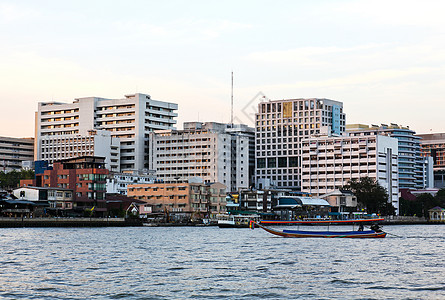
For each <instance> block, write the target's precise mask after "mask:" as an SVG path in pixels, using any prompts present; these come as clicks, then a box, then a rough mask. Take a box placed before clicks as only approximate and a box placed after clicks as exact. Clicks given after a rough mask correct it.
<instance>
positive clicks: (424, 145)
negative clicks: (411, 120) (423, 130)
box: [416, 133, 445, 188]
mask: <svg viewBox="0 0 445 300" xmlns="http://www.w3.org/2000/svg"><path fill="white" fill-rule="evenodd" d="M416 136H417V137H419V138H420V147H421V152H422V156H423V157H424V158H425V159H428V158H430V157H431V158H432V160H433V169H434V187H437V188H445V133H430V134H416Z"/></svg>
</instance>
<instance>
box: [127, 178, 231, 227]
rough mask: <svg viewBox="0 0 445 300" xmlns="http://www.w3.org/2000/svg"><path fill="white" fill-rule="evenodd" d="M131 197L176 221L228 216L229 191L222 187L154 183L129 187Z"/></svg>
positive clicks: (211, 184) (206, 184)
mask: <svg viewBox="0 0 445 300" xmlns="http://www.w3.org/2000/svg"><path fill="white" fill-rule="evenodd" d="M128 196H129V197H134V198H136V199H138V200H141V201H144V202H146V203H147V204H150V205H152V207H153V213H168V214H169V215H170V216H171V217H172V218H173V219H177V220H183V219H187V218H188V219H190V218H195V217H201V218H211V219H215V218H216V215H217V214H219V213H225V212H226V187H225V185H223V184H221V183H203V182H190V183H152V184H132V185H129V186H128Z"/></svg>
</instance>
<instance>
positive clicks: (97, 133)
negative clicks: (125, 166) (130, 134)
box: [40, 130, 120, 172]
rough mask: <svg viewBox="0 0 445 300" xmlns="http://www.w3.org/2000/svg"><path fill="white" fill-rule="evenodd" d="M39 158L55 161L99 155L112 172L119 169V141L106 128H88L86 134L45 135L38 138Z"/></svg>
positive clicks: (50, 161)
mask: <svg viewBox="0 0 445 300" xmlns="http://www.w3.org/2000/svg"><path fill="white" fill-rule="evenodd" d="M40 150H41V159H42V160H44V161H47V162H48V163H50V164H52V163H53V162H55V161H58V160H62V159H68V158H74V157H79V156H100V157H104V158H105V166H106V168H107V169H108V170H110V171H112V172H119V171H120V141H119V139H118V138H115V137H112V136H111V132H109V131H106V130H90V131H88V134H87V135H86V136H83V135H76V134H67V135H46V136H42V137H41V139H40Z"/></svg>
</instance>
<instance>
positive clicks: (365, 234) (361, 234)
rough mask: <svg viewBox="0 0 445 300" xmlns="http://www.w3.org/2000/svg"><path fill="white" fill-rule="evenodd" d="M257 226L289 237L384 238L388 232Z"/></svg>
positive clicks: (255, 224) (256, 225)
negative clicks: (301, 229) (286, 228)
mask: <svg viewBox="0 0 445 300" xmlns="http://www.w3.org/2000/svg"><path fill="white" fill-rule="evenodd" d="M254 226H255V227H260V228H261V229H263V230H265V231H267V232H269V233H271V234H274V235H278V236H281V237H289V238H384V237H386V232H376V231H374V230H366V231H300V230H275V229H271V228H268V227H265V226H262V225H260V224H257V223H254Z"/></svg>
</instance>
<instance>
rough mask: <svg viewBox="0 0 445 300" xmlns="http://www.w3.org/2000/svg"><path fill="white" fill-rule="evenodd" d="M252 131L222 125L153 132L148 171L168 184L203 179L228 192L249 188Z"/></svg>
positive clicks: (192, 124)
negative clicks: (194, 178) (220, 186)
mask: <svg viewBox="0 0 445 300" xmlns="http://www.w3.org/2000/svg"><path fill="white" fill-rule="evenodd" d="M252 139H253V129H251V128H249V127H247V126H245V125H244V126H243V125H235V126H233V127H232V126H231V125H229V124H222V123H214V122H209V123H200V122H187V123H184V129H183V130H163V131H155V132H152V133H150V142H149V145H150V147H149V168H150V169H152V170H156V176H157V178H158V179H159V180H162V181H164V182H166V183H175V182H187V181H188V180H189V179H190V178H193V177H200V178H202V179H203V180H204V181H205V182H221V183H222V184H224V185H225V186H226V187H227V190H228V191H232V190H237V189H240V188H247V187H249V184H250V183H249V169H250V170H252V168H253V166H252V164H251V163H252V157H251V155H252V152H251V151H250V147H251V145H252Z"/></svg>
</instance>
